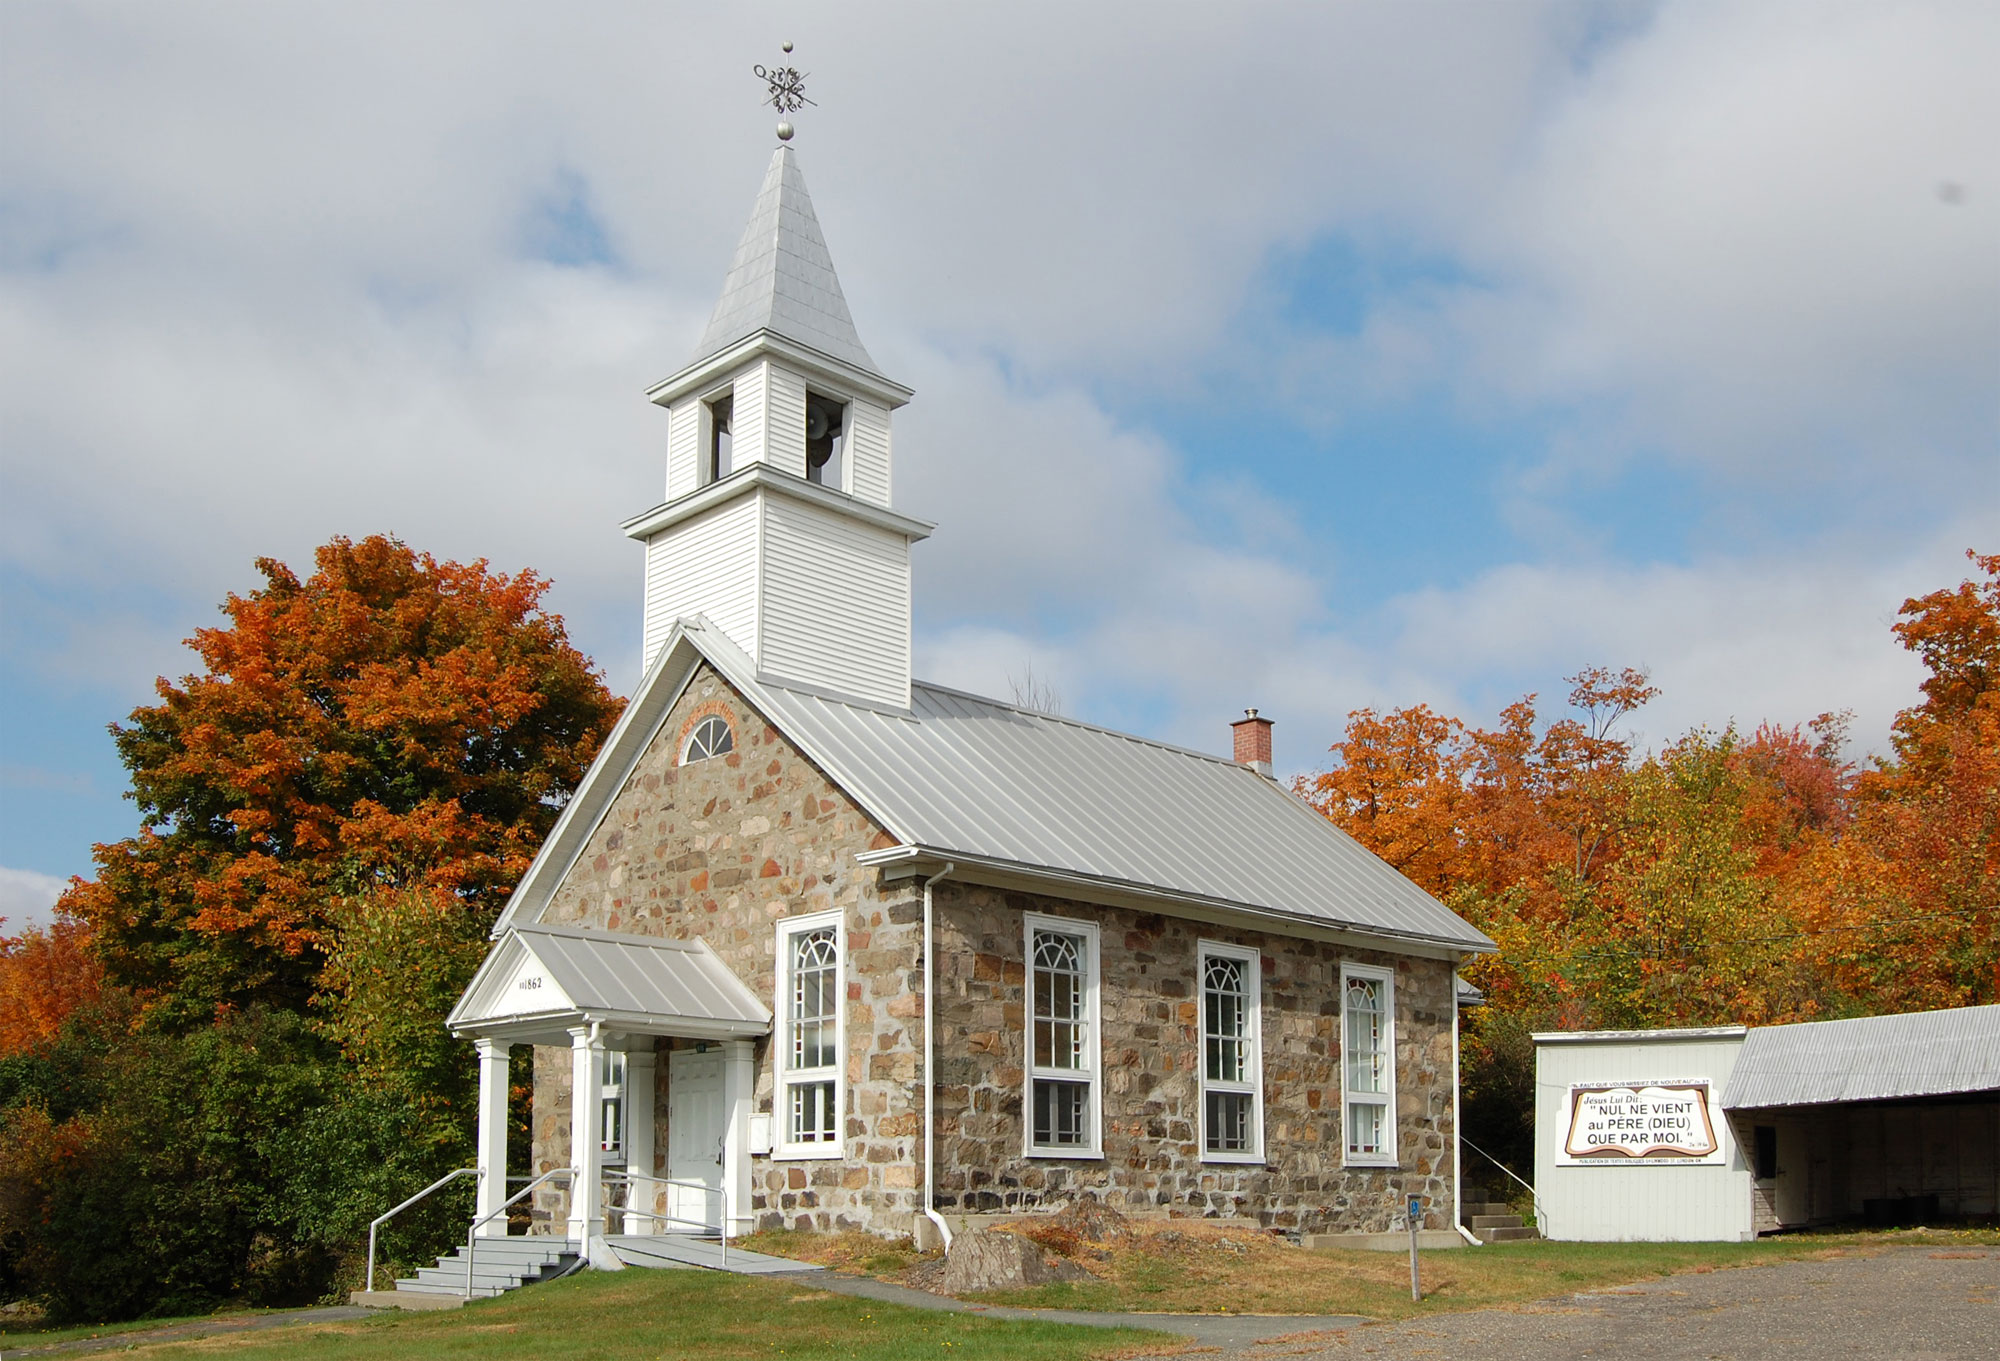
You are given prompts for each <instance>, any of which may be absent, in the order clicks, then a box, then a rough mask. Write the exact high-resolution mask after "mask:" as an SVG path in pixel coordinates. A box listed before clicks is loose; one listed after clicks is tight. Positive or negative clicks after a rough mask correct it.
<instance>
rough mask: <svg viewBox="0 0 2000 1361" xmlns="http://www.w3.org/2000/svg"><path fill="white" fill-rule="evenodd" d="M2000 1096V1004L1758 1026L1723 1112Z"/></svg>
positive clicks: (1738, 1063)
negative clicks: (1974, 1094)
mask: <svg viewBox="0 0 2000 1361" xmlns="http://www.w3.org/2000/svg"><path fill="white" fill-rule="evenodd" d="M1989 1091H1992V1092H2000V1006H1986V1007H1959V1008H1955V1009H1953V1010H1949V1011H1919V1012H1911V1013H1907V1014H1905V1015H1901V1016H1869V1017H1863V1018H1860V1019H1857V1020H1847V1021H1805V1022H1801V1023H1799V1024H1797V1025H1773V1026H1758V1027H1756V1028H1755V1029H1753V1030H1751V1031H1750V1033H1749V1034H1748V1035H1747V1036H1746V1037H1745V1038H1744V1041H1743V1052H1742V1053H1741V1054H1740V1055H1739V1056H1738V1058H1737V1060H1736V1067H1735V1069H1734V1070H1733V1071H1732V1072H1731V1074H1730V1078H1729V1085H1728V1087H1727V1088H1726V1089H1725V1090H1724V1092H1723V1094H1722V1104H1723V1106H1724V1108H1726V1109H1729V1110H1752V1109H1762V1108H1768V1107H1773V1106H1824V1105H1832V1104H1835V1103H1838V1102H1847V1101H1888V1100H1894V1099H1896V1098H1898V1097H1923V1096H1957V1095H1963V1094H1966V1093H1972V1092H1989Z"/></svg>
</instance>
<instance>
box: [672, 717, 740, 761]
mask: <svg viewBox="0 0 2000 1361" xmlns="http://www.w3.org/2000/svg"><path fill="white" fill-rule="evenodd" d="M735 750H736V734H735V733H733V732H731V731H730V730H729V720H728V719H726V718H723V717H722V716H721V715H719V714H710V715H709V716H708V717H707V718H704V719H703V720H702V721H701V722H699V723H697V724H695V725H694V731H693V732H691V733H689V734H688V740H687V745H686V746H685V747H683V748H681V764H682V765H686V764H688V763H689V762H690V761H706V760H707V759H708V758H709V757H711V756H726V755H728V754H729V753H730V752H732V751H735Z"/></svg>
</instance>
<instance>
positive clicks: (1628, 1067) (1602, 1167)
mask: <svg viewBox="0 0 2000 1361" xmlns="http://www.w3.org/2000/svg"><path fill="white" fill-rule="evenodd" d="M1535 1087H1536V1097H1535V1199H1536V1206H1537V1215H1538V1218H1539V1220H1540V1227H1541V1231H1542V1233H1543V1234H1544V1235H1545V1236H1546V1237H1550V1238H1559V1239H1572V1240H1585V1241H1607V1240H1619V1241H1656V1242H1675V1241H1680V1242H1687V1241H1711V1242H1712V1241H1730V1240H1741V1239H1750V1238H1754V1237H1756V1236H1757V1235H1758V1234H1760V1233H1770V1232H1774V1231H1776V1230H1780V1229H1789V1228H1803V1227H1807V1226H1810V1225H1820V1224H1835V1223H1841V1222H1845V1221H1857V1222H1862V1223H1868V1224H1874V1225H1890V1224H1904V1223H1934V1222H1938V1221H1941V1220H1942V1221H1968V1220H1969V1221H1981V1220H1985V1221H1991V1220H1992V1219H1993V1218H1994V1217H1995V1216H1996V1214H2000V1006H1986V1007H1962V1008H1957V1009H1955V1010H1950V1011H1929V1012H1917V1013H1912V1014H1909V1015H1903V1016H1875V1017H1867V1018H1863V1019H1859V1020H1848V1021H1812V1022H1805V1023H1802V1024H1798V1025H1782V1026H1758V1027H1745V1026H1714V1027H1707V1028H1701V1029H1687V1030H1630V1031H1579V1032H1559V1033H1552V1034H1541V1035H1537V1036H1535Z"/></svg>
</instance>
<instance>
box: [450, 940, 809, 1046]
mask: <svg viewBox="0 0 2000 1361" xmlns="http://www.w3.org/2000/svg"><path fill="white" fill-rule="evenodd" d="M592 1022H597V1023H601V1024H603V1025H604V1026H605V1027H607V1028H609V1029H612V1030H617V1031H623V1032H626V1033H629V1034H643V1035H679V1036H685V1037H688V1038H691V1039H747V1038H752V1037H755V1036H758V1035H764V1034H768V1033H769V1032H770V1029H771V1011H770V1008H769V1007H766V1006H765V1005H764V1004H763V1003H762V1002H760V1001H759V1000H758V999H757V996H756V994H755V993H753V992H751V991H750V989H749V988H748V987H746V986H745V985H744V983H743V980H742V979H740V978H738V977H737V976H736V975H735V973H734V972H732V971H731V970H730V968H729V966H728V965H727V964H724V963H723V962H722V960H721V958H720V957H719V956H718V955H717V954H716V953H715V951H714V950H712V949H710V948H709V946H708V943H707V942H706V941H702V940H692V941H683V940H664V939H661V938H659V937H655V936H634V935H627V934H624V933H622V932H613V931H586V930H581V929H579V928H576V927H568V926H541V925H529V926H516V927H513V928H511V929H510V930H509V931H508V932H507V934H506V935H505V936H504V937H502V938H501V940H500V942H499V943H498V944H497V945H496V946H495V947H494V948H493V950H492V951H491V952H490V953H488V955H487V956H486V962H485V963H484V964H481V965H480V966H479V972H478V973H477V974H475V975H474V976H473V979H472V985H471V986H470V987H468V988H467V989H466V990H465V996H464V997H462V998H461V999H460V1000H459V1003H458V1005H457V1006H456V1007H454V1008H452V1013H451V1016H450V1018H449V1020H448V1021H447V1022H446V1024H447V1025H449V1026H450V1027H451V1031H452V1033H453V1034H455V1035H461V1036H467V1037H478V1038H488V1039H504V1040H509V1041H513V1042H516V1043H532V1044H567V1043H568V1042H569V1039H568V1031H569V1028H570V1027H572V1026H577V1025H589V1024H591V1023H592Z"/></svg>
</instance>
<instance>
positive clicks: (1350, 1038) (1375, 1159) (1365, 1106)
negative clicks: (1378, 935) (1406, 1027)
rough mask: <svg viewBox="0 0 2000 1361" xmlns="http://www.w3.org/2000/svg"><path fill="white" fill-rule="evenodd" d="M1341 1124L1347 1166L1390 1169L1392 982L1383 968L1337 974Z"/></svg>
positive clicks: (1350, 967) (1393, 1148)
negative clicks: (1345, 1143) (1338, 975)
mask: <svg viewBox="0 0 2000 1361" xmlns="http://www.w3.org/2000/svg"><path fill="white" fill-rule="evenodd" d="M1340 1015H1341V1027H1340V1030H1341V1064H1340V1074H1341V1096H1342V1101H1341V1116H1342V1119H1341V1123H1342V1125H1343V1127H1344V1129H1343V1137H1344V1138H1345V1139H1346V1141H1347V1158H1346V1161H1347V1163H1348V1165H1349V1166H1362V1167H1394V1166H1395V1165H1396V981H1395V975H1393V974H1391V973H1390V972H1389V971H1388V970H1387V969H1373V968H1369V967H1367V966H1366V965H1361V964H1349V965H1345V966H1343V967H1342V968H1341V971H1340Z"/></svg>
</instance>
